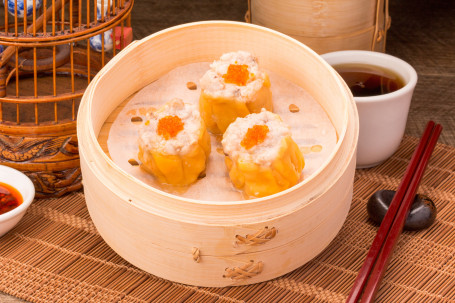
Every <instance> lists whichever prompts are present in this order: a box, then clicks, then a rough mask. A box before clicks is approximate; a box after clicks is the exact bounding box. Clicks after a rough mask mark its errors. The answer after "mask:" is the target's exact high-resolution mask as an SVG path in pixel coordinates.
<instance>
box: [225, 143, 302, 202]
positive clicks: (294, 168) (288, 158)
mask: <svg viewBox="0 0 455 303" xmlns="http://www.w3.org/2000/svg"><path fill="white" fill-rule="evenodd" d="M225 163H226V167H227V169H228V171H229V177H230V179H231V181H232V184H233V185H234V186H235V187H236V188H238V189H240V190H243V191H244V193H245V194H246V195H247V196H248V197H265V196H269V195H273V194H276V193H278V192H281V191H283V190H286V189H288V188H290V187H292V186H294V185H295V184H297V183H298V182H299V179H300V176H301V172H302V170H303V168H304V166H305V160H304V158H303V155H302V152H301V151H300V148H299V146H298V145H297V144H296V143H295V142H294V140H293V139H292V138H291V137H290V136H287V137H285V138H283V139H282V140H281V146H280V150H279V153H278V156H277V157H276V158H275V159H274V160H273V161H272V162H271V164H270V165H260V164H257V163H254V162H249V161H245V160H242V159H241V158H238V159H237V160H235V161H233V160H232V159H231V158H230V157H229V156H225Z"/></svg>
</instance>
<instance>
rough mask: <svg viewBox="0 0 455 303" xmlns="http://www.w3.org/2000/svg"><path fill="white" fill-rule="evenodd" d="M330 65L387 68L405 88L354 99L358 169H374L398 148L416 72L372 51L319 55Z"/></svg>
mask: <svg viewBox="0 0 455 303" xmlns="http://www.w3.org/2000/svg"><path fill="white" fill-rule="evenodd" d="M322 58H324V60H326V61H327V63H329V64H330V65H338V64H347V63H354V64H356V63H358V64H367V65H374V66H379V67H383V68H386V69H388V70H391V71H393V72H395V73H396V74H398V75H400V76H401V78H402V79H403V80H404V83H405V85H404V87H402V88H401V89H399V90H396V91H394V92H391V93H388V94H384V95H378V96H371V97H354V100H355V103H356V105H357V110H358V112H359V142H358V146H357V168H367V167H372V166H376V165H378V164H380V163H382V162H383V161H385V160H386V159H388V158H389V157H390V156H392V155H393V153H394V152H395V151H396V150H397V149H398V147H399V145H400V143H401V140H402V138H403V135H404V131H405V128H406V121H407V118H408V112H409V106H410V104H411V98H412V94H413V92H414V88H415V86H416V83H417V73H416V71H415V70H414V68H413V67H412V66H411V65H409V64H408V63H407V62H405V61H403V60H401V59H399V58H397V57H394V56H391V55H388V54H384V53H379V52H373V51H360V50H352V51H337V52H332V53H327V54H324V55H322Z"/></svg>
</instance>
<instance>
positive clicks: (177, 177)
mask: <svg viewBox="0 0 455 303" xmlns="http://www.w3.org/2000/svg"><path fill="white" fill-rule="evenodd" d="M199 125H200V128H199V129H198V134H199V136H198V139H197V142H195V143H193V144H191V145H190V146H189V147H188V148H187V152H185V153H181V152H179V153H166V152H164V151H163V149H158V148H157V149H154V148H148V147H147V146H146V145H145V144H141V143H140V144H139V152H138V158H139V160H140V161H141V168H143V169H144V170H145V171H147V172H149V173H151V174H153V175H154V176H155V177H156V178H157V179H158V181H159V182H161V183H165V184H171V185H177V186H185V185H190V184H191V183H194V182H195V181H196V180H197V179H198V178H199V176H201V175H203V174H204V173H205V169H206V163H207V161H208V158H209V155H210V150H211V145H210V135H209V133H208V132H207V129H206V127H205V124H204V123H203V121H202V119H200V117H199ZM139 142H141V140H139Z"/></svg>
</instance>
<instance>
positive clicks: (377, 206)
mask: <svg viewBox="0 0 455 303" xmlns="http://www.w3.org/2000/svg"><path fill="white" fill-rule="evenodd" d="M394 195H395V191H394V190H386V189H382V190H378V191H377V192H375V193H374V194H373V195H372V196H371V197H370V199H369V200H368V203H367V212H368V216H369V217H370V219H371V220H372V221H373V222H375V223H376V224H378V225H379V224H381V222H382V219H384V216H385V214H386V212H387V210H388V209H389V206H390V202H392V199H393V196H394ZM436 213H437V210H436V205H435V204H434V202H433V200H431V199H430V197H428V196H425V195H420V194H418V195H416V196H415V198H414V201H413V202H412V205H411V209H410V210H409V213H408V216H407V217H406V221H405V223H404V227H403V228H404V229H405V230H421V229H425V228H428V227H429V226H431V224H433V222H434V220H435V219H436Z"/></svg>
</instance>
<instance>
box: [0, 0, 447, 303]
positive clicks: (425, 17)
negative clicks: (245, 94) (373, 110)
mask: <svg viewBox="0 0 455 303" xmlns="http://www.w3.org/2000/svg"><path fill="white" fill-rule="evenodd" d="M391 2H392V3H390V9H389V12H390V15H391V16H392V26H391V28H390V30H389V31H388V34H387V47H386V52H387V53H389V54H391V55H394V56H397V57H399V58H401V59H403V60H405V61H407V62H408V63H410V64H411V65H412V66H414V68H415V69H416V70H417V74H418V77H419V80H418V83H417V86H416V89H415V92H414V95H413V99H412V103H411V108H410V112H409V116H408V121H407V126H406V134H408V135H411V136H414V137H419V136H420V135H421V134H422V132H423V129H424V128H425V125H426V122H427V121H428V120H434V121H435V122H438V123H440V124H442V126H443V128H444V129H443V132H442V135H441V137H440V139H439V142H440V143H444V144H448V145H452V146H455V98H454V96H455V2H454V1H446V0H434V1H425V0H401V1H391ZM246 9H247V1H246V0H225V1H210V0H200V1H184V0H158V1H152V0H140V1H136V2H135V3H134V7H133V13H132V26H133V32H134V38H135V39H141V38H143V37H145V36H148V35H150V34H152V33H154V32H156V31H158V30H161V29H164V28H167V27H170V26H173V25H177V24H182V23H187V22H192V21H200V20H236V21H243V17H244V14H245V11H246ZM0 302H1V303H13V302H14V303H18V302H25V301H23V300H21V299H18V298H15V297H12V296H9V295H7V294H4V293H0Z"/></svg>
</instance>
